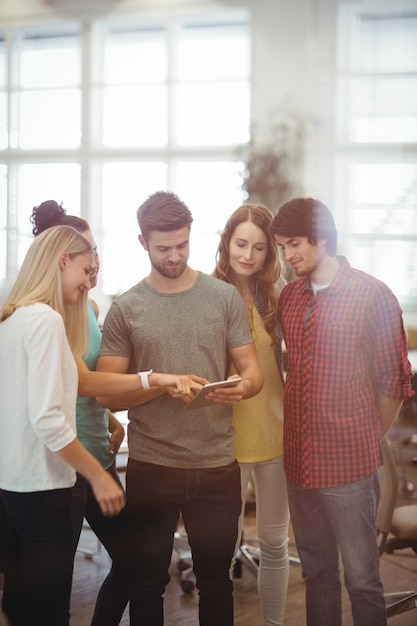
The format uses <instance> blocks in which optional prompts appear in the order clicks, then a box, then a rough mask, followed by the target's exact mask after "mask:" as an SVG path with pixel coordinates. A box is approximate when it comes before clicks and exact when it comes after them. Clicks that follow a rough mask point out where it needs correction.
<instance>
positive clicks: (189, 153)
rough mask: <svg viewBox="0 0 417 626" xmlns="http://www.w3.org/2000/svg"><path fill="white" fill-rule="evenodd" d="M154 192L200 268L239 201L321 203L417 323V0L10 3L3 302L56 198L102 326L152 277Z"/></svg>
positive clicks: (2, 117)
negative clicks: (71, 226)
mask: <svg viewBox="0 0 417 626" xmlns="http://www.w3.org/2000/svg"><path fill="white" fill-rule="evenodd" d="M158 189H169V190H172V191H174V192H175V193H177V194H178V195H179V196H180V197H181V199H183V200H184V201H185V202H186V203H187V204H188V205H189V207H190V209H191V211H192V213H193V215H194V224H193V228H192V236H191V257H190V264H191V265H192V266H193V267H194V268H196V269H201V270H203V271H206V272H211V271H212V269H213V267H214V263H215V251H216V247H217V243H218V239H219V232H220V231H221V230H222V228H223V226H224V224H225V222H226V220H227V218H228V216H229V215H230V213H231V212H232V211H234V210H235V209H236V208H237V207H238V206H239V205H240V204H241V203H242V202H244V201H246V200H251V201H255V202H259V203H261V204H264V205H266V206H268V207H269V208H270V209H271V210H272V211H276V210H277V209H278V208H279V206H280V205H281V204H282V203H283V202H285V201H286V200H287V199H289V198H291V197H294V196H297V195H305V196H313V197H316V198H319V199H320V200H322V201H323V202H325V203H326V204H327V205H328V206H329V208H330V209H331V210H332V212H333V214H334V216H335V219H336V224H337V227H338V230H339V252H340V253H342V254H346V255H347V256H348V258H349V260H350V262H351V264H352V265H353V266H355V267H358V268H360V269H363V270H365V271H367V272H369V273H371V274H373V275H375V276H377V277H378V278H380V279H382V280H383V281H384V282H386V283H387V284H388V285H389V286H390V287H391V289H392V290H393V291H394V293H395V294H396V296H397V297H398V299H399V300H400V303H401V305H402V307H403V310H404V314H405V318H406V321H407V324H410V325H412V326H417V0H376V1H372V0H291V1H289V0H217V1H210V0H182V1H181V0H179V1H174V0H1V1H0V300H1V297H2V296H4V294H5V293H6V292H7V290H8V289H9V287H10V284H11V282H12V281H13V280H14V278H15V277H16V273H17V271H18V268H19V266H20V263H21V261H22V258H23V256H24V255H25V252H26V250H27V248H28V246H29V244H30V242H31V240H32V234H31V224H30V222H29V215H30V213H31V210H32V207H33V206H35V205H38V204H39V203H40V202H42V201H43V200H47V199H55V200H57V201H58V202H62V203H63V205H64V207H65V208H66V209H67V211H68V213H73V214H77V215H81V216H82V217H84V218H86V219H87V220H88V221H89V222H90V225H91V228H92V231H93V233H94V235H95V238H96V240H97V244H98V248H99V252H100V256H101V264H102V265H101V272H100V282H99V285H98V287H97V288H96V289H95V293H94V294H93V298H94V299H96V300H97V301H98V302H99V305H100V309H101V315H102V316H104V314H105V313H106V311H107V309H108V306H109V304H110V302H111V300H112V298H113V297H114V296H115V295H118V294H119V293H121V292H122V291H124V290H126V289H127V288H129V287H130V286H132V285H133V284H135V283H136V282H138V281H139V280H140V279H141V278H143V276H145V275H146V274H147V272H148V270H149V267H148V260H147V255H146V253H145V252H144V251H143V250H142V249H141V247H140V246H139V244H138V240H137V235H138V226H137V222H136V210H137V208H138V206H139V205H140V204H141V203H142V202H143V201H144V200H145V199H146V197H147V196H148V195H149V194H150V193H152V192H154V191H156V190H158Z"/></svg>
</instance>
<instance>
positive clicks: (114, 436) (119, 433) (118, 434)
mask: <svg viewBox="0 0 417 626" xmlns="http://www.w3.org/2000/svg"><path fill="white" fill-rule="evenodd" d="M109 431H110V437H109V452H110V453H111V454H114V455H116V454H117V453H118V452H119V449H120V446H121V445H122V443H123V439H124V438H125V429H124V427H123V424H121V423H120V422H119V420H118V419H116V417H115V416H114V415H113V413H111V412H110V411H109Z"/></svg>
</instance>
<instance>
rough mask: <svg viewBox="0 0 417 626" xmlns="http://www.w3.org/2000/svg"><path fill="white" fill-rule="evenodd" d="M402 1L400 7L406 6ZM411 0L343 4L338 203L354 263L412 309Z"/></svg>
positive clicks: (415, 272)
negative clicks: (397, 3)
mask: <svg viewBox="0 0 417 626" xmlns="http://www.w3.org/2000/svg"><path fill="white" fill-rule="evenodd" d="M404 6H405V5H404ZM416 35H417V3H410V4H409V5H408V12H400V9H399V8H398V6H394V7H390V6H389V4H386V5H382V4H381V3H378V4H377V5H376V4H375V3H373V4H371V3H369V4H366V3H364V4H362V5H360V7H359V8H358V5H355V6H352V5H351V4H349V5H347V4H346V5H342V7H341V13H340V49H339V59H338V66H339V67H338V95H339V105H338V114H339V123H338V151H337V166H338V167H337V174H338V179H337V189H338V192H337V194H338V198H337V205H338V206H339V207H340V212H339V220H340V224H341V225H342V237H341V239H342V242H343V246H344V251H345V252H346V253H347V255H348V257H349V259H350V261H351V263H352V265H354V266H356V267H359V268H361V269H363V270H365V271H368V272H369V273H371V274H373V275H375V276H377V277H378V278H380V279H381V280H383V281H384V282H385V283H387V284H388V285H389V286H390V287H391V289H392V290H393V291H394V293H395V294H396V295H397V297H398V298H399V300H400V302H401V304H402V305H403V307H404V308H405V309H407V308H413V309H416V308H417V36H416Z"/></svg>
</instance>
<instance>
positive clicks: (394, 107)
mask: <svg viewBox="0 0 417 626" xmlns="http://www.w3.org/2000/svg"><path fill="white" fill-rule="evenodd" d="M349 90H350V95H351V97H350V111H348V115H349V116H350V119H351V124H352V131H351V134H352V140H353V141H362V142H388V141H397V142H398V141H401V142H415V141H417V74H416V77H414V78H404V77H387V78H379V77H366V78H357V79H353V80H352V81H351V82H350V85H349Z"/></svg>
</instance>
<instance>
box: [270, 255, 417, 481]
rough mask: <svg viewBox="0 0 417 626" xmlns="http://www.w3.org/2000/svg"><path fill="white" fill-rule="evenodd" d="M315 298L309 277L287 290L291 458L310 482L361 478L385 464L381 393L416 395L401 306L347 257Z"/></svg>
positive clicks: (287, 447) (298, 476) (284, 319)
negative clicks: (379, 399) (381, 424)
mask: <svg viewBox="0 0 417 626" xmlns="http://www.w3.org/2000/svg"><path fill="white" fill-rule="evenodd" d="M340 261H341V266H340V269H339V271H338V273H337V275H336V276H335V278H334V280H333V281H332V283H331V285H330V286H329V287H328V288H327V289H324V290H323V291H320V292H319V293H318V294H317V295H316V296H315V297H314V296H313V292H312V290H311V288H310V280H309V278H308V277H303V278H300V279H298V280H296V281H293V282H291V283H289V284H288V285H287V286H286V287H285V288H284V290H283V291H282V293H281V296H280V303H279V317H280V321H281V325H282V330H283V336H284V340H285V343H286V347H287V350H288V371H287V377H286V383H285V400H284V464H285V471H286V473H287V476H288V478H289V479H290V480H291V481H293V482H295V483H297V484H298V485H302V486H303V487H305V488H326V487H334V486H337V485H342V484H346V483H349V482H354V481H358V480H362V479H363V478H365V477H366V476H368V475H369V474H371V473H372V472H373V471H375V470H376V469H377V468H378V467H379V465H380V464H381V461H382V459H381V451H380V443H379V442H380V438H381V429H380V421H379V414H378V409H377V406H376V400H377V397H378V396H379V395H380V394H382V395H384V396H387V397H389V398H395V399H406V398H408V397H410V396H412V395H413V390H412V370H411V366H410V363H409V362H408V358H407V343H406V337H405V332H404V327H403V321H402V312H401V309H400V306H399V303H398V301H397V299H396V298H395V296H394V294H393V293H392V292H391V291H390V289H389V288H388V287H387V286H386V285H385V284H384V283H382V282H381V281H379V280H377V279H376V278H373V277H372V276H370V275H369V274H365V273H364V272H361V271H359V270H355V269H352V268H351V267H350V265H349V263H348V261H347V260H346V259H345V258H343V257H340Z"/></svg>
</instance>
